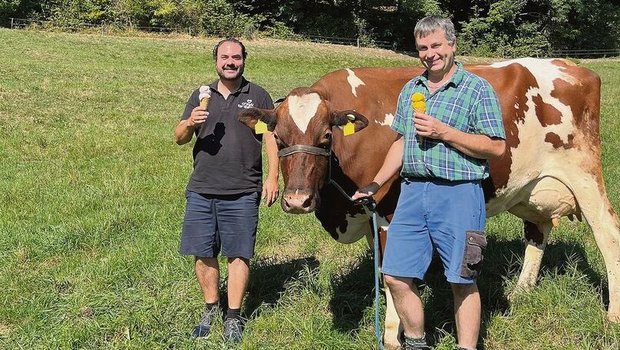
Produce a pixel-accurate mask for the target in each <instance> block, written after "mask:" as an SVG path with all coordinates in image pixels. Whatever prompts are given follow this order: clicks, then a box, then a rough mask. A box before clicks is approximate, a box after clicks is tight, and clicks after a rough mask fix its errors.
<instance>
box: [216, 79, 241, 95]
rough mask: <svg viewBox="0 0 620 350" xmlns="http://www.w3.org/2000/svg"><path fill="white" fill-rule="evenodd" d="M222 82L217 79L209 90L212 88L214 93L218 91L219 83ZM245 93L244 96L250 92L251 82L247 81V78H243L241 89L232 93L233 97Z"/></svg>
mask: <svg viewBox="0 0 620 350" xmlns="http://www.w3.org/2000/svg"><path fill="white" fill-rule="evenodd" d="M219 81H220V80H219V79H217V80H215V81H214V82H212V83H211V84H209V88H211V90H212V91H217V83H218V82H219ZM239 91H241V92H243V93H244V94H247V93H248V92H249V91H250V82H249V81H247V80H245V77H243V76H242V77H241V85H239V88H238V89H237V90H235V91H231V93H230V94H231V95H234V94H236V93H237V92H239Z"/></svg>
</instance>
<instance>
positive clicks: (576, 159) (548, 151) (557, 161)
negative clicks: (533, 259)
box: [487, 58, 584, 216]
mask: <svg viewBox="0 0 620 350" xmlns="http://www.w3.org/2000/svg"><path fill="white" fill-rule="evenodd" d="M551 61H552V60H535V61H534V59H531V58H523V59H517V60H512V61H506V62H499V63H496V64H493V65H491V66H492V67H495V68H500V67H504V66H507V65H509V64H513V63H516V64H520V65H522V66H523V67H525V68H526V69H528V70H529V71H530V72H531V73H532V75H533V76H534V78H535V79H536V81H537V85H538V86H537V87H530V88H529V90H527V92H526V93H525V97H526V102H525V103H526V105H525V106H520V105H516V104H515V108H523V109H525V110H526V111H525V114H524V116H525V118H524V120H523V121H519V122H517V123H516V126H517V128H518V130H519V133H518V135H519V136H518V137H519V141H520V142H519V144H518V145H517V147H516V148H515V149H513V150H512V164H511V168H510V177H509V179H508V183H507V186H506V188H504V189H502V190H501V191H500V193H498V197H502V198H503V200H500V201H493V200H492V201H491V202H489V205H488V206H487V211H488V215H489V216H492V215H495V214H498V213H500V212H502V211H504V210H507V209H510V208H511V207H513V206H514V205H515V204H516V203H519V202H522V201H524V200H527V199H526V198H525V194H524V193H518V192H519V191H520V190H521V189H523V188H524V187H525V186H527V185H528V184H529V183H530V182H531V181H533V180H534V179H536V178H538V177H542V176H546V175H547V176H552V177H553V176H555V174H554V170H562V169H573V170H574V169H579V168H580V167H581V164H583V163H582V162H583V161H584V154H583V153H582V152H580V151H579V150H578V149H577V148H570V149H564V148H562V147H560V148H554V147H553V145H552V144H551V143H549V142H546V141H545V136H546V135H547V133H554V134H556V135H558V137H559V138H560V140H561V141H562V142H564V143H568V142H569V135H573V136H575V134H576V126H575V125H574V124H573V121H574V118H573V113H572V110H571V108H570V106H567V105H565V104H563V103H562V102H561V101H560V100H558V99H557V98H556V97H553V96H552V92H553V81H554V80H556V79H562V80H565V81H567V82H574V81H575V78H573V77H570V76H568V75H567V74H565V73H563V72H562V71H561V69H560V68H559V67H558V66H555V65H553V64H552V63H551ZM535 97H536V98H538V99H541V100H542V102H543V103H546V104H549V105H551V106H553V107H555V108H556V109H557V110H558V111H559V113H560V114H561V117H560V122H559V123H558V124H550V125H546V126H544V127H542V126H541V123H540V120H539V119H538V117H537V115H536V105H535V104H534V98H535ZM522 192H523V191H522ZM528 196H529V195H528Z"/></svg>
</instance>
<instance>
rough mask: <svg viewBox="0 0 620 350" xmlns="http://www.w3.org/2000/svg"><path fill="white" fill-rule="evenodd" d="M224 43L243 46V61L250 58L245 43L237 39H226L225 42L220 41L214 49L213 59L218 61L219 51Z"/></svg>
mask: <svg viewBox="0 0 620 350" xmlns="http://www.w3.org/2000/svg"><path fill="white" fill-rule="evenodd" d="M223 43H235V44H238V45H239V46H241V56H242V57H243V59H244V60H245V58H246V57H248V53H247V51H245V45H243V43H242V42H241V41H239V40H237V39H235V38H226V39H224V40H220V42H218V43H217V44H215V46H214V47H213V59H214V60H216V61H217V50H219V48H220V46H221V45H222V44H223Z"/></svg>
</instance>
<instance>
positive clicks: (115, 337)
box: [0, 29, 620, 350]
mask: <svg viewBox="0 0 620 350" xmlns="http://www.w3.org/2000/svg"><path fill="white" fill-rule="evenodd" d="M0 43H2V45H0V57H2V59H1V61H0V159H1V160H2V165H1V166H0V306H1V307H0V349H204V348H209V349H219V348H225V346H224V345H223V344H221V324H219V325H218V326H217V327H216V329H215V330H214V335H213V336H212V337H211V338H210V339H209V340H208V341H199V342H196V341H193V340H191V339H190V338H189V332H190V331H191V328H192V326H193V325H194V323H195V322H196V320H197V319H198V317H199V315H200V310H201V307H202V301H201V296H200V293H199V289H198V285H197V283H196V282H195V279H194V276H193V271H192V265H193V263H192V259H191V258H186V257H181V256H179V254H178V240H179V231H180V225H181V220H182V215H183V209H184V195H183V194H184V187H185V185H186V182H187V179H188V176H189V173H190V170H191V146H190V145H186V146H182V147H179V146H176V145H175V144H174V142H173V137H172V130H173V128H174V126H175V125H176V123H177V121H178V118H179V116H180V114H181V112H182V110H183V107H184V104H185V101H186V99H187V97H188V96H189V94H190V92H191V91H192V90H193V89H194V88H195V87H197V86H198V85H201V84H204V83H208V82H210V81H212V80H214V79H215V73H214V69H213V64H212V61H211V58H210V50H211V48H212V46H213V44H214V43H215V39H205V38H184V37H175V38H164V37H106V36H98V35H80V34H61V33H40V32H28V31H15V30H14V31H11V30H5V29H0ZM247 47H248V51H249V58H248V62H247V69H246V76H247V77H248V78H249V79H250V80H252V81H254V82H256V83H259V84H261V85H263V86H264V87H265V88H266V89H267V90H268V91H270V92H271V94H272V96H273V97H274V98H277V97H280V96H284V95H285V94H286V93H287V92H288V91H290V90H291V89H292V88H294V87H297V86H304V85H309V84H311V83H312V82H313V81H315V80H316V79H318V78H319V77H320V76H321V75H323V74H325V73H327V72H329V71H332V70H335V69H338V68H344V67H358V66H403V65H412V64H417V60H416V59H414V58H412V57H408V56H405V55H400V54H396V53H392V52H389V51H382V50H372V49H357V48H351V47H341V46H333V45H318V44H307V43H288V42H282V41H268V40H260V41H250V42H247ZM467 61H476V60H467ZM580 63H581V64H583V65H585V66H587V67H589V68H590V69H592V70H594V71H596V72H597V73H598V74H600V76H601V78H602V81H603V88H602V123H601V125H602V128H601V131H602V143H603V164H604V175H605V179H606V183H607V189H608V192H609V196H610V198H611V201H612V203H613V204H614V206H615V208H616V209H620V185H619V181H620V153H618V152H617V150H618V149H620V120H619V118H618V117H619V116H620V103H619V102H618V101H617V97H618V96H620V69H619V68H620V61H618V60H596V61H582V62H580ZM487 231H488V232H489V234H490V247H491V248H490V249H489V251H488V257H487V258H488V263H487V265H486V266H485V272H484V276H483V277H482V278H481V279H480V288H481V294H482V298H483V308H484V315H483V318H484V322H483V331H482V334H481V345H482V346H483V347H484V348H485V349H502V350H504V349H618V348H619V347H620V326H618V325H615V324H610V323H608V322H606V321H605V303H606V301H607V287H606V274H605V268H604V264H603V262H602V258H601V255H600V253H599V252H598V248H597V247H596V244H595V242H594V238H593V236H592V234H591V232H590V231H589V229H588V228H587V226H586V225H585V224H582V223H572V222H570V221H568V220H566V221H562V224H561V225H560V228H559V229H557V230H554V232H553V233H552V238H551V245H550V247H549V248H548V250H547V253H546V255H545V259H544V261H543V269H542V272H541V277H540V280H539V285H538V287H537V288H536V289H534V290H533V291H531V292H529V293H525V294H523V295H521V296H520V297H519V298H517V299H515V300H513V301H510V302H509V301H508V299H507V295H508V294H509V293H510V292H511V291H512V289H513V288H514V286H515V283H516V279H517V276H518V271H519V269H520V264H521V256H522V253H523V245H522V243H521V237H522V235H521V231H522V224H521V223H520V222H519V221H518V220H516V219H514V218H513V217H511V216H509V215H501V216H499V217H495V218H493V219H491V220H490V221H489V224H488V228H487ZM435 271H436V270H435ZM434 275H439V273H435V274H434ZM225 276H226V275H225V273H224V274H223V277H224V278H225ZM222 282H223V283H224V282H225V281H222ZM372 288H373V286H372V259H371V255H369V253H368V247H367V244H366V243H365V242H358V243H356V244H352V245H341V244H337V243H335V242H334V241H332V239H331V238H330V237H329V235H327V234H326V233H325V232H323V231H322V229H321V228H320V226H319V224H318V222H317V221H316V219H315V218H314V216H313V215H306V216H292V215H287V214H284V213H283V212H282V211H281V209H280V208H279V207H278V206H274V207H272V208H262V209H261V221H260V226H259V238H258V246H257V259H256V260H255V262H254V263H253V265H252V280H251V286H250V291H249V294H248V297H247V300H246V303H245V315H246V316H247V317H248V318H250V319H251V322H250V323H249V324H248V328H247V333H246V337H245V339H244V342H243V343H242V344H241V345H240V346H239V348H241V349H289V348H291V349H364V350H367V349H372V348H374V346H375V339H374V327H373V321H374V316H373V315H374V314H373V305H372V297H373V294H372ZM424 298H425V300H426V303H427V309H426V316H427V321H428V322H427V334H428V335H429V338H430V340H431V342H432V343H433V344H434V346H436V347H437V349H449V348H450V346H451V345H452V344H454V337H453V336H452V334H454V324H453V321H452V311H451V297H450V294H449V291H448V286H447V285H446V284H445V283H444V282H442V279H441V278H439V277H437V278H434V277H433V278H431V279H430V280H429V282H428V286H427V287H426V288H425V291H424Z"/></svg>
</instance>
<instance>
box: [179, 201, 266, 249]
mask: <svg viewBox="0 0 620 350" xmlns="http://www.w3.org/2000/svg"><path fill="white" fill-rule="evenodd" d="M186 198H187V206H186V208H185V218H184V220H183V230H182V233H181V248H180V252H181V254H183V255H193V256H197V257H207V258H213V257H216V256H217V255H218V254H219V253H220V251H221V253H222V255H223V256H226V257H229V258H237V257H241V258H247V259H250V258H252V257H253V256H254V245H255V243H256V228H257V225H258V205H259V203H260V195H259V193H258V192H254V193H244V194H239V195H225V196H213V195H204V194H199V193H196V192H192V191H187V193H186Z"/></svg>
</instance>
